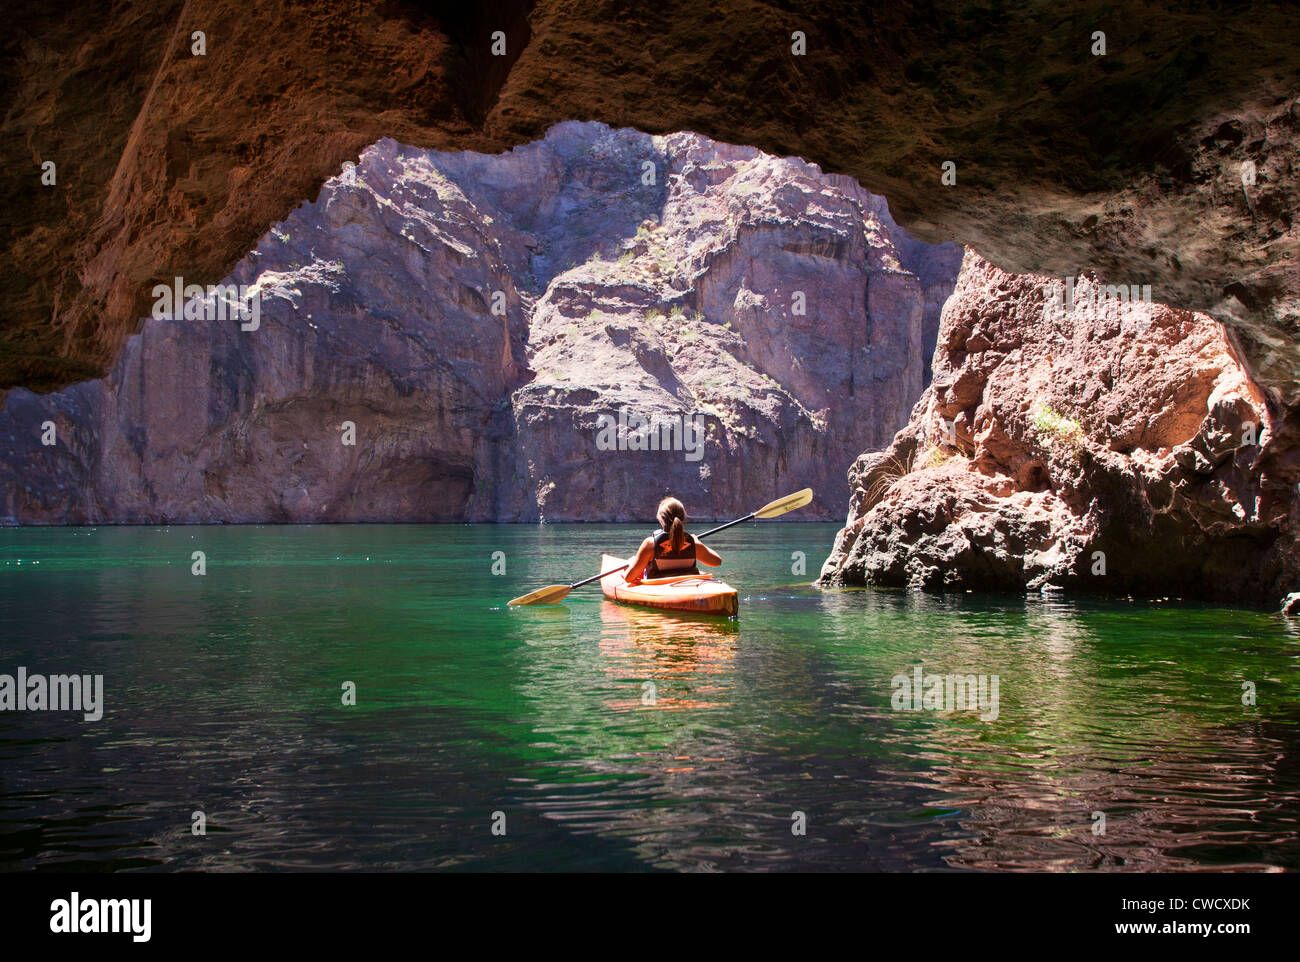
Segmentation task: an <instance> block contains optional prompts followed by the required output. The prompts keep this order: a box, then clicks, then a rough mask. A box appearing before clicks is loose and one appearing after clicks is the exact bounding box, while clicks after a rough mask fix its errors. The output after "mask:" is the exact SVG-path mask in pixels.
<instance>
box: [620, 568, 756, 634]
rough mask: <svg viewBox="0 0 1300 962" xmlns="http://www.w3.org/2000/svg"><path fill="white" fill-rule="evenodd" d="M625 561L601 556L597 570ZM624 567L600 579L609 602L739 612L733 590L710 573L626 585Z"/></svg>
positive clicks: (711, 612) (706, 612) (714, 612)
mask: <svg viewBox="0 0 1300 962" xmlns="http://www.w3.org/2000/svg"><path fill="white" fill-rule="evenodd" d="M627 561H628V559H627V558H615V557H614V556H613V555H608V554H607V555H603V556H602V557H601V564H600V570H601V571H608V570H609V569H610V568H616V567H618V566H619V565H621V564H624V563H626V562H627ZM625 574H627V572H626V570H624V571H619V572H617V573H615V574H612V575H606V576H605V577H604V578H601V579H600V590H601V591H603V592H604V593H605V597H606V598H608V599H609V600H610V601H621V602H623V603H624V604H628V605H641V606H643V607H646V608H662V609H664V610H666V611H683V612H690V613H693V614H698V615H721V616H723V617H730V618H734V617H736V616H737V615H738V614H739V613H740V600H739V599H738V598H737V597H736V589H735V588H733V587H731V585H729V584H727V583H726V582H725V581H718V580H717V579H716V578H714V577H713V575H708V574H701V575H677V576H676V577H673V578H647V579H646V580H645V581H642V582H641V583H640V584H637V585H629V584H628V583H627V581H626V580H624V578H623V576H624V575H625Z"/></svg>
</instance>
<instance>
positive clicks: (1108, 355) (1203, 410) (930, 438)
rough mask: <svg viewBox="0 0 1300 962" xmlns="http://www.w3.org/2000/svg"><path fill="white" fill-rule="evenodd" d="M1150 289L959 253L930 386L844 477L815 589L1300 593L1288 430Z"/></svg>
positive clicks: (1205, 331)
mask: <svg viewBox="0 0 1300 962" xmlns="http://www.w3.org/2000/svg"><path fill="white" fill-rule="evenodd" d="M1144 293H1145V292H1143V291H1140V290H1138V291H1134V290H1132V289H1129V290H1127V291H1123V292H1121V291H1119V290H1118V289H1115V288H1112V287H1109V286H1108V285H1102V284H1099V283H1098V282H1097V279H1096V278H1095V276H1091V275H1085V276H1083V277H1080V278H1077V279H1075V278H1066V279H1051V278H1047V277H1039V276H1034V275H1019V276H1013V275H1009V274H1006V273H1004V272H1003V271H1001V270H999V269H998V268H996V267H994V266H992V265H991V264H989V263H988V262H986V261H984V260H983V259H981V258H980V257H979V256H978V255H976V254H974V253H968V254H967V255H966V258H965V261H964V263H963V266H962V270H961V274H960V276H959V278H958V282H957V285H956V289H955V291H954V294H953V296H952V297H951V298H950V299H949V300H948V302H947V304H946V306H945V307H944V310H943V317H942V322H941V324H940V328H939V335H938V347H937V350H936V352H935V355H934V372H933V383H932V384H931V386H930V387H929V388H928V389H927V390H926V392H925V394H924V395H923V396H922V398H921V400H920V401H919V402H918V403H917V405H916V407H915V409H914V410H913V412H912V417H911V420H910V421H909V423H908V425H907V427H905V428H904V429H903V430H902V431H900V432H899V433H898V435H897V436H896V437H895V438H894V441H893V443H892V444H891V445H889V446H888V447H887V448H885V449H884V450H880V451H875V452H868V453H867V454H864V455H863V456H862V457H860V458H859V459H858V460H857V461H856V462H855V463H854V466H853V468H852V471H851V473H850V482H851V486H852V488H853V494H852V498H851V503H850V509H849V516H848V521H847V523H846V526H845V528H844V529H843V530H842V531H841V532H840V534H839V536H838V537H837V539H836V543H835V549H834V552H833V553H832V555H831V557H830V558H829V559H827V561H826V564H825V566H824V567H823V570H822V574H821V583H823V584H875V585H889V586H896V587H912V588H933V589H965V588H975V589H1008V590H1023V589H1025V588H1030V589H1042V590H1051V589H1052V588H1071V589H1075V590H1084V591H1094V592H1102V593H1121V594H1126V593H1144V594H1160V595H1163V594H1171V595H1172V594H1176V595H1180V596H1183V597H1191V598H1234V599H1241V600H1252V601H1258V602H1275V601H1276V600H1277V599H1278V598H1280V597H1281V596H1282V595H1284V594H1285V593H1286V592H1287V591H1288V590H1294V589H1295V588H1296V587H1297V586H1300V564H1297V552H1296V532H1297V530H1300V526H1298V524H1297V522H1298V521H1300V514H1298V512H1297V498H1296V482H1297V481H1298V480H1300V459H1297V457H1296V455H1295V453H1294V452H1295V437H1294V433H1295V429H1294V427H1293V425H1292V422H1291V421H1289V420H1288V419H1287V418H1286V417H1285V415H1284V412H1283V411H1282V410H1281V409H1279V407H1278V406H1277V405H1275V404H1273V403H1272V402H1271V401H1270V399H1269V398H1268V396H1267V395H1266V393H1265V392H1264V391H1262V390H1261V389H1260V388H1259V387H1258V386H1257V385H1256V384H1255V383H1254V382H1253V381H1252V379H1251V378H1250V376H1249V375H1248V373H1247V370H1246V368H1245V366H1244V364H1243V362H1242V358H1241V355H1240V353H1239V350H1238V348H1237V346H1236V345H1235V343H1234V340H1233V338H1232V337H1231V336H1230V334H1229V333H1228V332H1227V331H1226V330H1225V329H1224V328H1223V326H1222V325H1220V324H1219V323H1217V322H1215V321H1213V320H1211V319H1210V318H1209V317H1207V316H1205V315H1203V314H1197V313H1193V312H1188V311H1179V310H1175V309H1172V308H1169V307H1166V306H1164V305H1161V304H1158V303H1145V302H1143V300H1142V296H1143V294H1144ZM1134 295H1136V298H1134Z"/></svg>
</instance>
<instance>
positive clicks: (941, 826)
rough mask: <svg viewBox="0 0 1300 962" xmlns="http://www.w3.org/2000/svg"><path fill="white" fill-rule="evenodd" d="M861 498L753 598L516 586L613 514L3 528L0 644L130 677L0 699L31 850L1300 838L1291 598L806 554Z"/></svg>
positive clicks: (598, 531)
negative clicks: (498, 555)
mask: <svg viewBox="0 0 1300 962" xmlns="http://www.w3.org/2000/svg"><path fill="white" fill-rule="evenodd" d="M831 530H832V529H831V526H796V528H795V529H793V531H794V533H793V534H788V533H787V532H786V530H785V529H783V528H782V527H781V526H775V527H774V528H761V527H758V528H755V529H754V530H753V531H748V530H747V531H746V532H745V535H744V536H745V538H746V539H747V545H748V546H747V547H745V548H743V549H742V548H735V549H732V550H729V551H728V552H727V560H728V580H729V581H731V582H732V583H734V584H737V585H741V586H744V587H743V589H742V592H741V595H742V617H741V619H740V620H739V621H738V622H728V621H723V620H718V619H711V618H684V617H677V616H673V615H667V614H663V613H660V612H656V611H651V610H646V609H639V608H634V607H628V606H623V605H617V604H614V603H612V602H608V601H605V600H603V599H602V598H601V597H600V595H599V592H598V590H596V588H595V587H594V586H590V587H588V588H584V589H578V590H576V591H575V592H573V593H572V594H571V595H570V596H569V598H568V599H567V600H566V602H565V603H564V604H563V605H559V606H554V607H543V608H530V609H509V608H507V607H506V606H505V599H508V598H509V597H511V596H513V595H518V594H522V593H523V591H525V590H528V589H530V588H533V587H536V586H537V585H538V584H541V583H546V582H547V581H554V582H562V581H566V580H571V579H572V578H573V577H575V576H577V575H579V574H581V573H584V572H583V571H582V564H581V559H584V558H587V559H594V558H598V557H599V554H600V552H601V550H606V549H608V548H609V546H610V545H611V544H622V543H624V542H627V543H632V542H633V541H634V540H635V537H638V536H640V535H641V534H643V533H642V532H637V531H633V530H632V529H623V528H617V527H615V528H611V527H610V526H601V525H590V526H574V527H563V528H561V527H548V528H532V527H527V526H438V527H421V526H412V527H391V528H390V527H370V526H357V527H348V528H306V529H302V528H299V529H293V528H285V529H281V528H266V529H261V528H252V529H199V530H195V529H170V530H168V529H83V530H80V531H79V530H56V529H50V530H40V531H32V530H26V529H23V530H19V531H16V532H14V531H9V532H0V559H2V560H4V561H5V562H15V561H16V560H17V558H18V557H19V555H18V553H17V552H18V551H19V550H20V551H21V557H22V558H23V559H24V562H25V563H24V565H23V566H22V567H21V568H19V567H18V566H17V565H16V564H8V566H6V565H5V564H0V625H3V626H4V630H3V631H0V654H2V655H3V657H4V660H5V665H0V670H4V668H5V667H6V666H8V667H10V668H12V667H13V666H16V665H19V664H25V665H27V666H28V667H29V668H32V667H40V668H41V669H43V670H45V671H66V670H75V671H82V672H84V671H102V672H104V673H105V676H106V679H105V681H106V685H105V688H106V696H107V698H106V700H107V704H106V709H105V719H104V723H103V724H101V725H96V726H87V725H84V724H83V723H81V722H80V721H78V720H76V719H72V718H68V717H63V716H59V717H39V716H37V715H36V714H35V713H21V714H20V713H4V714H3V715H0V864H3V866H4V867H6V868H29V867H34V866H36V867H43V866H50V867H63V868H66V867H73V866H87V867H98V868H105V867H111V868H148V867H159V868H169V869H171V868H203V869H215V870H230V869H247V868H318V869H319V868H337V867H344V868H448V867H462V868H464V867H469V868H508V869H528V868H569V869H601V868H615V869H628V868H667V869H681V870H705V871H707V870H718V869H731V870H770V869H877V868H878V869H888V870H902V871H916V870H927V871H928V870H954V869H955V870H968V869H1036V870H1044V869H1066V870H1084V871H1086V870H1102V871H1130V870H1139V869H1140V870H1153V869H1204V868H1225V867H1226V868H1239V869H1256V870H1258V869H1265V868H1270V869H1275V868H1279V867H1286V868H1296V867H1300V865H1298V861H1300V824H1298V819H1300V764H1297V750H1296V748H1297V744H1300V738H1298V737H1297V731H1300V672H1297V671H1296V667H1297V666H1296V658H1297V651H1300V645H1297V642H1296V637H1297V636H1296V634H1295V630H1294V624H1293V623H1292V622H1288V621H1286V620H1285V619H1281V618H1280V617H1277V616H1274V615H1271V614H1259V613H1254V612H1241V611H1226V610H1222V609H1213V608H1205V607H1197V606H1193V605H1183V606H1163V607H1162V606H1142V605H1126V604H1114V603H1100V602H1092V603H1089V602H1082V601H1067V600H1064V599H1061V598H1057V597H1030V598H1024V597H1005V598H995V597H979V596H973V595H965V594H962V595H951V596H934V595H922V594H910V593H902V592H885V591H851V590H850V591H836V592H820V591H816V590H813V589H811V588H808V587H806V586H791V585H789V584H788V582H789V580H790V574H789V562H788V559H789V550H788V548H789V545H790V544H791V543H795V544H803V543H808V544H815V543H817V542H818V539H822V538H825V537H827V535H828V533H829V532H831ZM764 539H767V540H764ZM196 547H201V548H202V550H205V551H206V553H207V556H208V574H207V575H206V576H205V577H201V578H200V577H195V576H193V575H191V574H190V569H189V565H190V552H191V551H192V550H195V549H196ZM496 551H502V552H504V553H505V555H506V557H507V558H508V559H509V564H510V571H511V574H510V575H509V576H506V577H497V576H495V575H494V574H492V569H491V559H492V556H493V553H494V552H496ZM810 557H811V556H810ZM575 559H577V560H575ZM35 561H40V562H41V564H40V565H39V567H37V566H35V565H34V562H35ZM575 568H577V569H578V570H577V571H575ZM914 668H920V669H921V670H922V672H923V674H928V673H934V674H949V673H973V674H977V675H979V674H983V675H996V676H998V678H999V679H1000V686H999V711H998V717H997V719H996V720H995V721H982V720H981V719H980V718H979V713H978V712H975V711H962V710H945V711H930V710H923V711H915V712H908V711H897V710H895V709H894V708H893V706H892V704H891V696H892V686H891V680H892V679H893V677H894V676H895V675H897V674H907V673H910V672H911V671H912V670H913V669H914ZM345 679H346V680H350V681H353V682H355V683H356V685H357V690H358V694H359V698H358V703H357V705H356V706H354V707H351V708H344V707H343V706H342V705H341V704H340V700H339V685H340V682H341V681H343V680H345ZM1245 682H1249V683H1251V684H1253V685H1255V686H1256V689H1257V694H1258V699H1257V704H1254V705H1246V704H1243V703H1242V699H1241V695H1242V684H1243V683H1245ZM648 685H653V689H652V691H653V697H652V698H647V695H648V694H649V692H650V691H651V689H648V688H647V686H648ZM198 807H202V808H203V809H204V810H205V811H206V812H207V813H208V814H209V816H210V821H209V833H210V834H209V840H208V843H205V844H203V845H199V844H196V842H195V840H194V838H193V837H192V836H190V835H189V815H190V812H191V811H193V810H194V809H195V808H198ZM497 810H501V811H504V812H507V813H508V815H509V818H510V826H511V827H510V833H509V835H508V836H507V837H503V838H502V837H494V836H492V835H491V833H490V832H489V831H488V830H487V826H488V825H489V823H490V820H491V817H492V812H494V811H497ZM796 813H802V814H803V816H804V817H805V818H806V821H807V834H806V835H802V836H801V835H796V834H794V833H792V831H791V828H792V817H793V816H795V814H796ZM1094 813H1103V814H1104V815H1105V818H1106V824H1105V833H1104V834H1100V833H1096V834H1095V833H1094V831H1093V828H1094V826H1096V825H1098V820H1097V819H1096V818H1095V817H1094Z"/></svg>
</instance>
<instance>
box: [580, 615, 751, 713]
mask: <svg viewBox="0 0 1300 962" xmlns="http://www.w3.org/2000/svg"><path fill="white" fill-rule="evenodd" d="M600 620H601V633H600V653H601V656H602V660H603V662H604V671H605V673H606V674H608V675H612V676H616V677H620V678H639V679H641V680H642V683H641V686H640V687H639V689H638V690H637V692H636V693H635V694H634V696H633V697H632V698H628V699H619V700H617V701H610V702H607V704H608V705H609V707H610V708H612V709H615V710H621V711H633V710H645V709H669V710H681V709H687V708H714V707H721V706H724V705H727V704H729V702H728V701H727V700H726V699H725V698H724V697H723V696H724V694H725V693H727V692H729V691H730V689H731V687H732V685H731V683H730V681H729V678H730V675H731V671H732V668H733V662H734V660H735V657H736V647H737V644H738V642H739V640H740V625H739V622H737V621H733V620H728V619H719V618H717V617H709V616H707V615H690V614H678V613H674V614H665V613H662V612H658V611H652V610H649V609H642V608H631V607H628V606H626V605H620V604H615V603H614V602H612V601H603V602H601V607H600Z"/></svg>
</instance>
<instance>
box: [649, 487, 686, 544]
mask: <svg viewBox="0 0 1300 962" xmlns="http://www.w3.org/2000/svg"><path fill="white" fill-rule="evenodd" d="M655 515H656V517H658V518H659V527H661V528H663V529H664V530H665V531H667V532H668V539H669V543H670V544H671V545H672V549H673V551H681V550H682V549H683V548H685V547H686V509H685V508H684V507H682V503H681V502H680V501H678V500H677V499H676V498H664V499H663V500H662V501H660V502H659V510H658V511H656V512H655Z"/></svg>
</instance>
